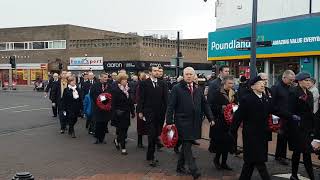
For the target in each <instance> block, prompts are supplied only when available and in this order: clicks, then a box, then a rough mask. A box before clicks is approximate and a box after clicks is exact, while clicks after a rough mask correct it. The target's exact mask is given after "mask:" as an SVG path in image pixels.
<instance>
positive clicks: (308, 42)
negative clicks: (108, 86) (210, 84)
mask: <svg viewBox="0 0 320 180" xmlns="http://www.w3.org/2000/svg"><path fill="white" fill-rule="evenodd" d="M315 27H320V16H315V17H307V18H299V19H291V20H286V21H280V22H273V23H264V24H260V25H258V28H257V41H271V43H272V46H271V47H263V48H258V49H257V57H258V58H269V57H288V56H311V55H320V31H319V30H318V29H317V28H315ZM250 36H251V30H250V26H245V27H241V28H232V29H227V30H217V31H216V32H211V33H209V37H208V60H232V59H248V58H250V51H239V50H237V49H247V48H250V46H251V43H250V42H248V41H238V40H239V39H241V38H244V37H250Z"/></svg>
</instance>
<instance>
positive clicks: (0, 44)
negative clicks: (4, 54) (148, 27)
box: [0, 43, 6, 51]
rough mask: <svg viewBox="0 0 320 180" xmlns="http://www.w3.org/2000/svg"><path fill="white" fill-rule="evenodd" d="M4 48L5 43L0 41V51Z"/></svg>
mask: <svg viewBox="0 0 320 180" xmlns="http://www.w3.org/2000/svg"><path fill="white" fill-rule="evenodd" d="M4 50H6V43H0V51H4Z"/></svg>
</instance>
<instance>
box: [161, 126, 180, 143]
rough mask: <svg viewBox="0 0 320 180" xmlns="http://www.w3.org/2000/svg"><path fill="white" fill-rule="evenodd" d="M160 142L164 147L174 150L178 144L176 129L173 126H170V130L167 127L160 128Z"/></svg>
mask: <svg viewBox="0 0 320 180" xmlns="http://www.w3.org/2000/svg"><path fill="white" fill-rule="evenodd" d="M161 140H162V142H163V144H164V146H165V147H167V148H174V147H175V146H176V144H177V143H178V129H177V127H176V126H175V125H172V126H171V128H169V127H168V125H166V126H164V127H163V128H162V132H161Z"/></svg>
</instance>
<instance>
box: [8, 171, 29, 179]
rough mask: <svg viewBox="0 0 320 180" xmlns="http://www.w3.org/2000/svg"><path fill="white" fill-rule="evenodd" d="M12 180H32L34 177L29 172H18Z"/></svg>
mask: <svg viewBox="0 0 320 180" xmlns="http://www.w3.org/2000/svg"><path fill="white" fill-rule="evenodd" d="M12 180H34V177H33V176H32V174H30V173H29V172H19V173H17V174H16V175H14V176H13V178H12Z"/></svg>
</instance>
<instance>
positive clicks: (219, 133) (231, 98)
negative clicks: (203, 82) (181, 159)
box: [209, 76, 236, 171]
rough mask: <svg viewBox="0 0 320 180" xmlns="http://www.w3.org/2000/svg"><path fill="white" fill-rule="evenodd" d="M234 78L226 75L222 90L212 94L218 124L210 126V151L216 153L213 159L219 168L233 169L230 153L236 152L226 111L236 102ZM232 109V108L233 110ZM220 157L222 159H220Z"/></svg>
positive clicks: (213, 111)
mask: <svg viewBox="0 0 320 180" xmlns="http://www.w3.org/2000/svg"><path fill="white" fill-rule="evenodd" d="M233 86H234V78H233V77H232V76H226V77H224V78H223V80H222V87H221V89H220V91H215V92H214V93H213V94H212V97H213V98H212V99H213V100H214V101H213V102H209V104H211V105H212V107H211V110H212V113H213V116H214V117H215V120H216V121H215V122H216V125H215V126H213V127H211V128H210V134H209V137H210V139H211V140H210V146H209V151H210V152H212V153H216V156H215V158H214V160H213V163H214V165H215V167H216V168H217V169H218V170H219V169H225V170H229V171H230V170H232V168H230V167H229V166H228V165H227V159H228V153H229V152H234V150H235V149H234V148H235V147H234V142H233V141H234V140H233V139H232V137H231V136H230V135H229V133H228V132H229V128H230V123H228V122H227V120H226V118H225V116H224V111H225V108H226V107H227V105H228V104H231V103H236V99H235V97H236V96H235V92H234V90H233ZM231 111H232V110H231ZM220 158H221V159H222V160H221V161H220Z"/></svg>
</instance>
